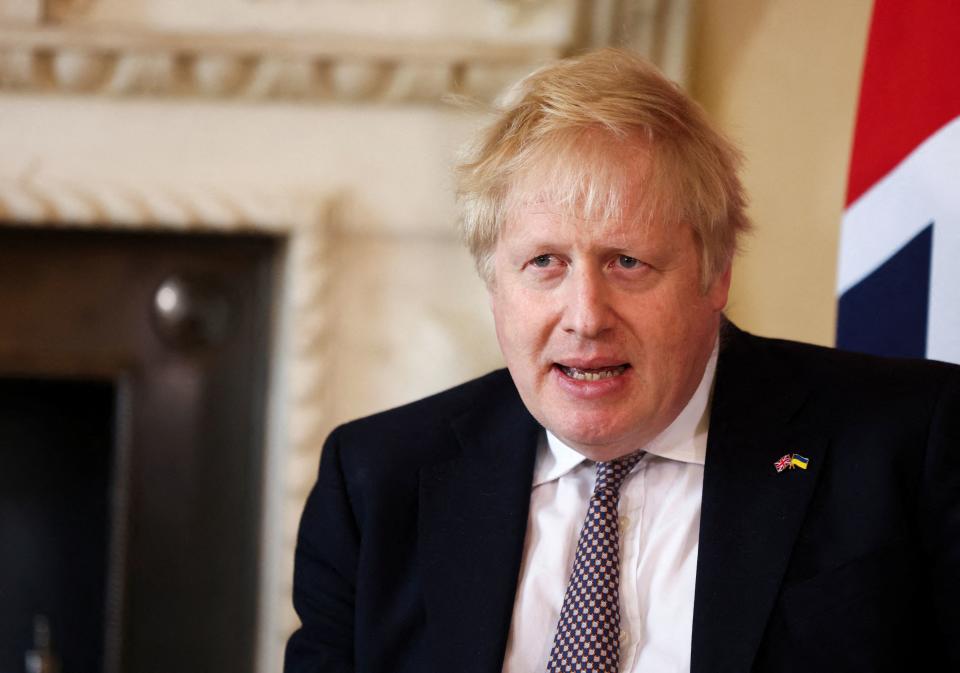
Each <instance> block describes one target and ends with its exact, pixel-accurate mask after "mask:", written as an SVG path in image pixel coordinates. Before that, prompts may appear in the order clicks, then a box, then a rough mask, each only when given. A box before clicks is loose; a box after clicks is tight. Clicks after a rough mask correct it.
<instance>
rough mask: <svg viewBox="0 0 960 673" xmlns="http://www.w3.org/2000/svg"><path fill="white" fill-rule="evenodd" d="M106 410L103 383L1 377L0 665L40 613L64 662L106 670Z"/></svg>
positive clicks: (110, 393) (108, 390) (109, 422)
mask: <svg viewBox="0 0 960 673" xmlns="http://www.w3.org/2000/svg"><path fill="white" fill-rule="evenodd" d="M113 410H114V390H113V386H112V385H110V384H109V383H103V382H94V381H82V382H81V381H39V380H29V379H25V380H17V379H3V380H0V437H2V444H0V465H2V468H0V530H2V531H3V538H4V547H5V549H6V550H7V551H6V552H5V553H4V554H3V555H2V556H0V577H4V578H11V579H12V578H16V581H9V582H8V581H5V582H4V584H5V585H7V586H6V587H5V590H4V595H3V600H2V601H0V633H2V634H6V636H4V639H3V643H4V648H3V650H2V651H0V671H22V670H24V664H25V662H24V655H25V653H27V652H29V651H30V650H39V649H40V647H41V646H42V643H37V642H35V640H36V638H35V634H34V631H35V630H36V628H39V627H40V625H42V624H43V623H44V621H45V622H46V630H47V633H48V634H50V635H51V636H52V638H53V640H54V642H56V646H57V650H58V652H59V654H60V656H61V657H62V659H63V660H64V661H69V662H71V663H72V664H74V666H72V667H71V669H74V668H75V669H78V670H84V671H99V670H103V645H104V642H105V637H106V634H105V632H104V626H105V624H106V612H105V608H106V606H105V599H106V595H107V565H108V555H107V550H108V544H109V541H110V508H111V504H112V503H111V491H112V488H111V485H112V481H113V464H114V460H113V446H114V439H113V426H114V416H113ZM48 649H49V648H48Z"/></svg>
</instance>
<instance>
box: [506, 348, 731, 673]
mask: <svg viewBox="0 0 960 673" xmlns="http://www.w3.org/2000/svg"><path fill="white" fill-rule="evenodd" d="M716 366H717V349H716V348H714V352H713V354H712V355H711V357H710V360H709V362H708V363H707V367H706V369H705V371H704V374H703V378H702V379H701V380H700V385H699V386H698V387H697V390H696V392H695V393H694V394H693V397H692V398H690V401H689V402H688V403H687V406H686V407H685V408H684V409H683V411H681V412H680V415H679V416H677V418H676V419H674V421H673V423H671V424H670V426H669V427H667V429H666V430H664V431H663V432H662V433H661V434H660V435H658V436H657V437H656V438H655V439H654V440H653V441H651V442H650V444H649V445H647V446H645V447H643V450H644V451H646V453H647V455H645V456H644V457H643V458H642V459H641V460H640V462H639V463H637V465H636V467H634V469H633V471H632V472H631V473H630V474H629V475H628V476H627V478H626V480H625V481H624V482H623V486H622V487H621V490H620V506H619V516H620V536H621V537H620V673H672V672H674V671H689V670H690V646H691V638H692V631H693V592H694V583H695V581H696V570H697V546H698V537H699V531H700V500H701V495H702V492H703V464H704V459H705V458H706V453H707V425H708V421H709V416H710V410H709V407H710V394H711V391H712V388H713V379H714V374H715V372H716ZM595 475H596V463H594V462H593V461H591V460H588V459H587V458H584V457H583V456H582V455H581V454H579V453H577V452H576V451H575V450H573V449H571V448H570V447H568V446H566V445H565V444H563V443H562V442H561V441H560V440H559V439H557V438H556V437H555V436H553V434H551V433H549V432H547V433H545V437H542V438H541V441H540V445H539V446H538V448H537V459H536V465H535V467H534V475H533V491H532V493H531V496H530V515H529V519H528V521H527V534H526V540H525V542H524V553H523V562H522V565H521V568H520V581H519V584H518V586H517V595H516V599H515V602H514V606H513V619H512V621H511V624H510V637H509V640H508V641H507V650H506V657H505V659H504V666H503V672H504V673H538V672H540V671H543V670H545V669H546V665H547V660H548V659H549V657H550V650H551V648H552V647H553V638H554V633H555V631H556V627H557V620H558V618H559V616H560V607H561V605H562V603H563V594H564V591H565V590H566V587H567V582H568V580H569V579H570V572H571V570H572V568H573V559H574V556H575V554H576V549H577V539H578V537H579V535H580V527H581V525H582V524H583V520H584V518H585V517H586V513H587V504H588V502H589V500H590V496H591V494H592V493H593V486H594V480H595Z"/></svg>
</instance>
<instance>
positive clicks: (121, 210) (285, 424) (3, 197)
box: [0, 177, 336, 672]
mask: <svg viewBox="0 0 960 673" xmlns="http://www.w3.org/2000/svg"><path fill="white" fill-rule="evenodd" d="M335 209H336V199H334V198H331V197H329V196H323V195H309V194H305V195H302V197H300V198H291V195H289V194H286V195H272V194H261V193H256V191H255V190H249V189H239V188H236V187H232V186H231V187H229V188H223V187H220V186H217V185H206V186H202V185H201V186H196V185H194V186H189V187H187V186H177V185H170V186H162V185H156V184H154V185H147V186H144V185H138V186H134V185H132V184H119V183H105V182H83V181H76V180H65V179H53V178H45V177H23V178H20V179H9V178H7V179H3V178H0V226H4V225H5V224H7V225H10V224H16V225H17V226H37V227H51V226H53V227H79V228H89V229H94V228H95V229H98V230H104V229H123V230H143V231H148V230H150V231H158V230H160V231H164V230H165V231H178V232H182V231H198V232H199V231H221V232H228V231H257V232H262V233H267V234H275V235H278V236H283V237H285V238H286V241H287V245H286V254H285V257H284V259H283V264H282V277H281V278H280V282H279V285H280V291H279V293H278V304H279V310H278V312H277V314H276V315H277V319H276V327H275V335H274V345H273V348H272V352H273V354H272V360H273V362H272V366H271V372H272V373H271V381H270V392H269V399H270V403H269V408H268V410H267V418H268V422H267V435H268V436H267V437H266V445H265V456H266V462H265V483H266V488H264V498H265V500H264V503H263V507H264V520H265V521H275V522H277V524H278V525H274V526H266V527H265V529H264V531H263V539H262V542H261V560H262V564H263V565H262V571H261V586H260V606H261V608H260V617H259V619H260V626H259V629H258V632H259V636H258V637H259V643H258V647H257V650H258V652H259V662H258V666H257V670H259V671H264V672H266V671H273V670H278V668H277V667H278V660H279V658H280V657H282V652H283V645H284V642H285V640H286V638H287V636H288V635H289V633H290V632H291V631H292V630H293V628H294V626H295V625H296V622H295V621H292V619H291V616H290V612H291V608H290V603H291V601H290V594H291V586H290V578H291V577H292V574H293V547H294V541H295V540H294V533H293V532H291V531H295V527H296V522H297V520H298V518H299V515H300V512H301V510H302V508H303V503H304V501H305V500H306V496H307V492H308V490H309V488H310V486H311V484H312V480H313V476H314V475H315V472H316V466H317V463H318V461H319V455H320V447H321V445H322V440H323V437H324V436H325V435H326V434H327V433H328V432H329V431H330V429H331V427H330V425H331V423H330V418H331V414H330V411H329V403H328V393H327V389H326V386H325V385H324V381H326V377H325V376H324V372H326V371H329V368H330V361H331V358H332V355H331V348H332V345H331V329H330V323H331V320H330V317H329V312H330V310H331V307H330V303H329V299H328V297H327V294H328V290H329V287H330V266H331V265H330V262H329V259H328V257H329V237H330V235H329V232H330V228H331V221H332V220H334V219H335V214H334V212H335Z"/></svg>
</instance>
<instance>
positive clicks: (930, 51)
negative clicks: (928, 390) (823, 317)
mask: <svg viewBox="0 0 960 673" xmlns="http://www.w3.org/2000/svg"><path fill="white" fill-rule="evenodd" d="M837 289H838V295H839V311H838V318H837V346H838V347H840V348H843V349H847V350H856V351H862V352H868V353H877V354H881V355H903V356H911V357H927V358H931V359H936V360H948V361H951V362H960V2H957V1H954V0H910V1H909V2H905V1H904V0H876V3H875V5H874V9H873V19H872V23H871V26H870V38H869V42H868V45H867V55H866V61H865V64H864V73H863V84H862V87H861V92H860V108H859V111H858V114H857V126H856V133H855V135H854V142H853V157H852V160H851V166H850V178H849V184H848V188H847V206H846V211H845V213H844V217H843V227H842V231H841V236H840V265H839V270H838V277H837Z"/></svg>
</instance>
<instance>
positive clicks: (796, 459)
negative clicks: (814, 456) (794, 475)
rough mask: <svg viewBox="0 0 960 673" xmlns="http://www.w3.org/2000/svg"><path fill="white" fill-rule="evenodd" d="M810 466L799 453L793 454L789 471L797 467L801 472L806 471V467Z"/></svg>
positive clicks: (806, 459) (807, 459)
mask: <svg viewBox="0 0 960 673" xmlns="http://www.w3.org/2000/svg"><path fill="white" fill-rule="evenodd" d="M809 464H810V459H809V458H804V457H803V456H801V455H800V454H799V453H795V454H793V456H791V458H790V469H791V470H792V469H793V468H795V467H799V468H800V469H801V470H805V469H807V465H809Z"/></svg>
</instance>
